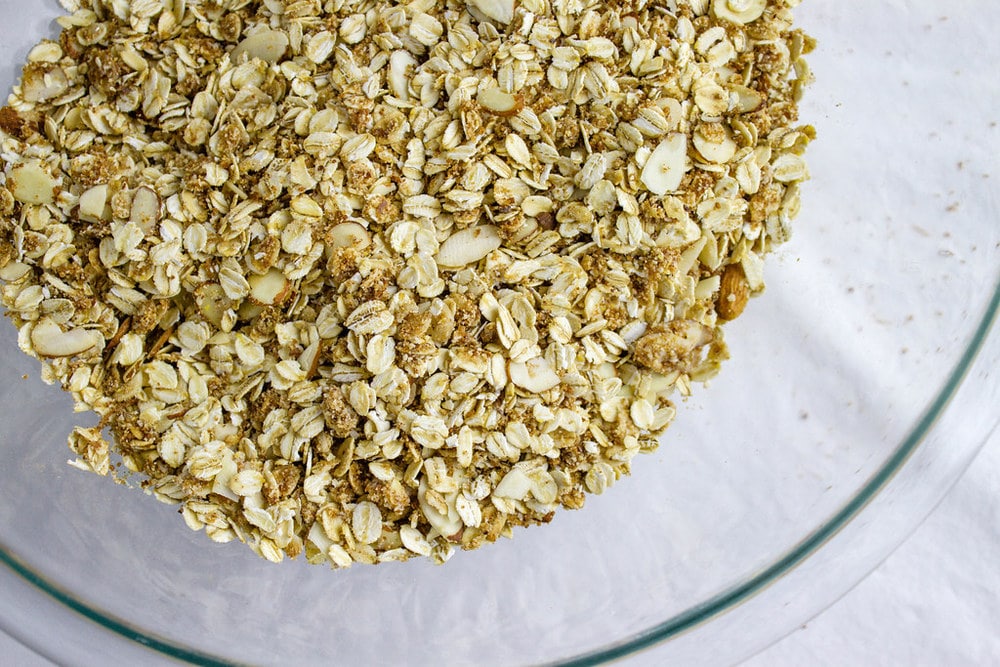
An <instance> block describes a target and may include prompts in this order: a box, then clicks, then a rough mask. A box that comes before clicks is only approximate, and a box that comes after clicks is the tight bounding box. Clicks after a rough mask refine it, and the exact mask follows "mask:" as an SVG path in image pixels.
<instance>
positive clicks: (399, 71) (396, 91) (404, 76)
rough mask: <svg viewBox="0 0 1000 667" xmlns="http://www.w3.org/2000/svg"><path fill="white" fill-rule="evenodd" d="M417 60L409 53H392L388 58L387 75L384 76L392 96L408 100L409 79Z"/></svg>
mask: <svg viewBox="0 0 1000 667" xmlns="http://www.w3.org/2000/svg"><path fill="white" fill-rule="evenodd" d="M416 66H417V59H416V58H414V57H413V56H412V55H411V54H410V52H409V51H402V50H400V51H393V52H392V55H391V56H389V73H388V75H387V76H386V78H387V80H388V82H389V89H390V90H392V94H393V95H395V96H396V97H398V98H399V99H401V100H404V101H406V100H408V99H410V78H411V77H412V76H413V68H414V67H416Z"/></svg>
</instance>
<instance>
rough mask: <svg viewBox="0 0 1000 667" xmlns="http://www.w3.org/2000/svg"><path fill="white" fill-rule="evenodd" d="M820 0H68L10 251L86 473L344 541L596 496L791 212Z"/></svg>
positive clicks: (40, 56)
mask: <svg viewBox="0 0 1000 667" xmlns="http://www.w3.org/2000/svg"><path fill="white" fill-rule="evenodd" d="M798 1H799V0H665V1H663V2H657V3H649V2H646V1H645V0H636V1H631V0H630V1H629V2H623V3H615V2H607V3H592V2H562V1H552V2H550V1H548V0H448V1H447V2H445V1H441V0H418V1H416V2H410V3H406V4H403V3H397V2H393V1H391V0H389V1H387V2H369V1H367V0H339V1H338V2H332V1H327V0H297V1H296V2H285V1H281V0H212V1H208V0H143V1H142V2H125V1H123V0H62V2H63V7H64V8H65V9H66V11H67V12H69V15H68V16H65V17H63V18H62V19H60V20H59V24H60V26H61V27H62V33H61V34H60V36H59V38H58V40H56V41H49V40H46V41H43V42H42V43H41V44H39V45H38V46H36V47H35V48H34V49H32V50H31V51H30V53H29V56H28V61H29V62H28V63H27V64H26V65H25V67H24V71H23V75H22V77H21V80H20V83H19V85H18V86H16V87H15V88H14V91H13V93H12V94H11V96H10V98H9V100H8V102H7V105H6V106H4V107H2V108H0V167H2V171H0V279H2V280H3V281H4V285H3V287H2V299H3V302H4V304H5V305H6V308H7V314H8V316H9V317H10V319H11V320H12V321H13V322H14V324H15V325H16V326H17V327H18V328H19V337H18V341H19V345H20V347H21V349H22V350H23V351H24V352H26V353H28V354H30V355H32V356H34V357H37V358H38V359H40V360H41V361H42V364H43V378H44V379H45V380H47V381H49V382H52V383H59V384H61V385H62V387H63V388H64V389H65V390H67V391H69V392H71V394H72V396H73V398H74V399H75V401H76V403H77V407H78V408H79V409H80V410H81V411H93V412H96V413H97V414H98V415H99V416H100V422H99V423H98V424H97V425H95V426H93V427H90V428H84V427H80V428H77V429H76V430H74V432H73V433H72V434H71V436H70V438H69V444H70V447H71V448H72V450H73V452H74V453H75V455H76V458H75V460H74V461H73V462H72V463H73V465H75V466H76V467H78V468H82V469H85V470H90V471H93V472H96V473H98V474H101V475H112V476H114V477H115V478H116V479H119V480H126V479H127V478H133V479H135V480H140V483H141V485H142V486H143V487H144V488H145V489H147V490H148V491H149V492H150V493H152V494H153V495H155V496H156V497H157V498H159V499H160V500H162V501H164V502H168V503H176V504H179V505H180V507H181V510H182V511H181V513H182V516H183V519H184V521H185V522H186V523H187V525H188V526H190V527H191V528H192V529H196V530H200V529H204V530H205V532H206V533H207V535H208V536H209V537H210V538H211V539H212V540H215V541H217V542H227V541H231V540H234V539H237V540H240V541H242V542H244V543H246V544H247V545H248V546H249V547H250V548H252V549H253V550H254V551H255V552H256V553H258V554H260V555H261V556H263V557H264V558H267V559H269V560H272V561H280V560H282V559H284V558H286V557H287V558H296V557H299V556H304V558H305V559H306V560H308V561H309V562H310V563H327V564H329V565H331V566H333V567H336V568H342V567H347V566H350V565H351V564H352V563H355V562H359V563H378V562H383V561H388V560H405V559H408V558H411V557H413V556H418V555H419V556H427V557H430V558H431V559H433V560H434V561H436V562H439V563H442V562H444V561H446V560H447V559H448V558H449V557H450V556H451V554H452V553H453V551H454V549H455V548H456V547H461V548H463V549H474V548H477V547H479V546H481V545H483V544H484V543H486V542H493V541H495V540H496V539H497V538H498V537H501V536H509V535H510V534H511V531H512V529H513V528H514V527H516V526H526V525H531V524H538V523H546V522H548V521H550V520H551V519H552V517H553V514H554V512H555V510H556V509H557V508H559V507H564V508H570V509H576V508H579V507H581V506H582V505H583V503H584V500H585V496H586V494H588V493H602V492H603V491H604V490H605V489H607V488H608V487H610V486H611V485H612V484H613V483H614V482H615V481H616V480H617V479H619V478H620V477H622V476H623V475H626V474H628V473H629V469H630V465H631V461H632V459H633V458H634V457H635V455H636V454H638V453H640V452H649V451H652V450H653V449H655V448H656V447H657V444H658V437H659V436H660V434H661V433H662V432H663V431H664V430H665V429H666V428H667V426H668V425H669V424H670V423H671V421H672V419H673V418H674V415H675V406H674V403H673V400H674V397H675V396H677V395H680V396H684V395H687V393H688V392H689V391H690V387H691V384H692V382H697V381H704V380H706V379H708V378H710V377H711V376H712V375H713V374H714V373H716V371H717V370H718V368H719V365H720V363H721V362H722V361H723V360H724V359H725V358H726V356H727V352H726V346H725V344H724V342H723V335H722V329H721V328H720V327H721V325H722V323H723V322H725V321H728V320H732V319H734V318H735V317H737V316H739V315H740V314H741V313H742V312H743V310H744V308H745V307H746V305H747V300H748V299H749V297H751V296H754V295H756V294H758V293H760V292H761V290H762V289H763V286H764V284H763V262H762V258H763V256H764V255H765V254H767V253H768V252H769V251H770V250H771V249H772V248H773V247H774V246H775V245H776V244H778V243H781V242H783V241H785V240H786V239H787V238H788V235H789V221H790V220H791V218H793V217H794V216H795V214H796V213H797V211H798V208H799V184H800V183H801V182H803V181H804V180H806V179H807V178H808V171H807V168H806V163H805V161H804V160H803V158H802V155H803V153H804V151H805V148H806V146H807V144H808V143H809V142H810V140H811V139H812V137H813V130H812V128H811V127H808V126H801V125H799V124H798V108H797V102H798V100H799V97H800V95H801V93H802V89H803V86H804V85H805V84H806V83H808V82H809V80H810V78H811V77H810V73H809V69H808V67H807V65H806V63H805V61H804V60H803V55H804V54H806V53H808V52H809V51H810V50H811V49H812V47H813V42H812V40H811V39H810V38H809V37H807V36H805V35H804V34H803V33H802V32H800V31H799V30H796V29H794V28H793V22H792V13H791V12H792V9H793V8H794V7H795V6H796V5H798ZM137 502H140V501H139V500H138V497H137Z"/></svg>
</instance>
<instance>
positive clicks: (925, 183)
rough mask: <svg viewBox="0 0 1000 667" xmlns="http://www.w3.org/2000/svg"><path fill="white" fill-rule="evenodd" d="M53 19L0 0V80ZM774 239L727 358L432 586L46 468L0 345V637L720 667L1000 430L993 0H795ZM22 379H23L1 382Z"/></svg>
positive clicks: (136, 650) (136, 654) (27, 402)
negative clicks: (327, 563) (785, 152)
mask: <svg viewBox="0 0 1000 667" xmlns="http://www.w3.org/2000/svg"><path fill="white" fill-rule="evenodd" d="M58 11H59V10H58V7H57V5H56V3H55V2H49V1H46V2H26V1H23V0H0V12H2V15H3V16H4V17H5V19H4V21H3V22H2V23H0V62H2V63H3V66H2V67H0V88H3V89H4V90H6V89H7V88H8V87H9V85H10V84H11V83H12V82H13V80H14V78H15V76H16V75H17V74H18V71H19V63H21V62H23V60H24V56H25V55H26V53H27V51H28V49H29V48H30V47H31V46H32V45H33V44H34V43H36V42H37V40H38V39H39V38H41V37H42V36H45V35H51V34H53V33H54V28H53V26H52V24H51V19H52V18H53V17H54V16H56V15H57V14H58ZM798 16H799V17H800V19H801V23H802V25H803V26H804V27H805V28H806V29H807V30H808V32H810V33H811V34H812V35H814V36H815V37H816V38H818V39H819V48H818V50H817V51H816V52H815V53H814V54H813V55H812V56H811V59H810V63H811V65H812V67H813V69H814V71H815V74H816V77H817V80H818V81H817V83H816V84H815V85H814V86H813V87H812V88H811V89H810V90H809V91H808V95H807V98H806V100H805V102H804V107H803V111H802V116H803V120H804V121H806V122H809V123H812V124H813V125H815V126H816V128H817V131H818V133H819V139H818V140H817V141H816V142H815V143H814V144H813V146H811V147H810V151H809V154H808V158H809V162H810V166H811V170H812V174H813V181H812V182H811V183H809V184H807V186H806V187H805V188H804V192H803V209H802V214H801V216H800V218H799V219H798V221H797V224H796V233H795V236H794V238H793V240H792V241H791V242H790V243H789V244H788V245H787V246H785V247H784V248H782V249H781V251H780V252H779V253H778V254H777V255H775V256H772V257H771V258H769V259H770V261H769V263H768V269H767V275H768V280H769V283H768V284H769V287H768V290H767V292H766V293H765V294H764V295H763V296H762V297H761V298H759V299H756V300H755V301H753V302H751V304H750V307H749V308H748V310H747V313H746V314H745V315H744V316H743V317H742V318H741V319H740V320H738V321H736V322H734V323H733V324H731V325H730V326H729V328H728V340H729V343H730V346H731V348H732V355H733V358H732V360H731V361H730V362H728V364H727V365H726V366H725V367H724V369H723V372H722V374H721V376H720V377H719V378H718V379H716V380H714V381H713V382H712V385H711V386H710V387H707V388H704V387H698V388H697V389H696V392H695V396H694V397H693V398H692V399H690V400H689V401H687V402H686V403H685V404H683V405H682V406H680V409H679V417H678V421H677V423H676V424H675V425H674V426H673V427H671V430H670V431H669V432H668V433H667V435H666V436H665V437H664V440H663V445H662V446H661V448H660V450H659V451H658V452H657V453H655V454H652V455H649V456H645V457H642V458H639V459H637V460H636V461H635V463H634V473H633V475H632V477H631V478H627V479H625V480H622V481H621V482H619V483H618V484H617V485H615V486H614V487H613V488H612V489H611V490H609V491H608V492H607V493H605V494H604V495H603V496H601V497H594V498H591V499H589V500H588V504H587V507H586V508H585V509H584V510H582V511H580V512H560V513H558V514H557V516H556V519H555V520H554V521H553V522H552V523H551V524H550V525H549V526H547V527H545V528H541V529H530V530H522V531H518V532H517V533H516V534H515V539H514V540H512V541H503V542H500V543H498V544H496V545H494V546H492V547H489V548H485V549H482V550H480V551H478V552H472V553H460V554H458V555H456V557H455V558H454V559H453V560H452V561H451V562H450V563H449V564H448V565H447V566H445V567H434V566H432V565H430V564H427V563H422V562H410V563H405V564H387V565H382V566H379V567H377V568H370V567H356V568H354V569H352V570H350V571H346V572H331V571H329V570H327V569H325V568H319V567H311V566H307V565H305V564H304V563H301V562H300V563H285V564H283V565H281V566H273V565H269V564H268V563H266V562H264V561H261V560H259V559H258V558H257V557H255V556H253V555H252V554H251V553H250V552H249V551H248V550H247V549H246V548H245V547H243V546H241V545H238V544H231V545H225V546H219V545H214V544H212V543H210V542H209V541H208V540H207V539H206V538H205V537H204V536H203V535H201V534H195V533H191V532H189V531H188V529H187V528H186V527H185V526H184V524H183V522H182V521H181V520H180V517H178V516H177V514H176V509H175V508H171V507H168V506H165V505H161V504H159V503H157V502H156V501H155V500H153V499H152V498H148V497H143V496H142V495H141V494H140V493H139V492H138V491H136V490H133V489H125V488H121V487H118V486H115V485H113V484H111V483H110V482H109V481H108V480H105V479H100V478H97V477H94V476H91V475H86V474H84V473H81V472H79V471H77V470H75V469H72V468H70V467H69V466H67V465H66V460H67V458H69V451H68V450H67V449H66V446H65V438H66V435H67V433H68V432H69V431H70V430H71V428H72V426H73V425H74V424H78V423H80V424H91V423H93V421H94V420H93V419H92V418H91V416H87V415H75V414H74V413H73V412H72V404H71V401H70V399H69V398H68V397H67V396H64V395H63V394H62V393H61V392H60V391H59V390H58V389H55V388H52V387H46V386H45V385H43V384H42V383H41V382H40V381H39V380H38V367H37V364H36V363H35V362H34V361H32V360H30V359H28V358H26V357H24V356H23V355H22V354H21V353H20V352H19V351H18V350H17V347H16V336H15V332H14V330H13V328H12V327H11V326H10V325H9V324H8V323H4V325H3V326H2V327H0V405H2V406H3V415H4V418H3V420H0V561H2V563H3V565H0V590H2V591H3V595H0V626H2V627H3V628H4V629H5V630H7V631H9V632H10V633H11V634H13V635H14V636H16V637H18V638H19V639H21V640H22V641H24V642H25V643H27V644H28V645H30V646H31V647H33V648H34V649H35V650H37V651H38V652H40V653H42V654H43V655H48V656H49V657H51V658H53V659H55V660H56V661H58V662H61V663H68V664H98V663H100V662H102V661H106V660H107V659H108V658H109V657H114V658H117V659H125V658H128V659H136V660H143V661H144V662H145V663H151V662H156V661H157V660H159V659H163V660H166V659H167V656H172V657H174V658H181V659H186V660H190V661H193V662H201V663H206V664H209V663H215V662H238V663H251V664H262V665H263V664H331V663H334V664H374V663H380V664H413V665H425V664H427V665H430V664H456V665H458V664H470V665H471V664H475V665H518V664H537V663H560V662H568V663H573V662H575V663H577V664H594V663H599V662H602V661H605V660H608V659H611V658H614V657H619V656H622V655H627V654H629V653H631V652H633V651H636V650H639V649H643V648H649V647H653V649H652V650H655V651H657V652H658V654H657V657H658V658H659V657H660V656H662V658H663V659H664V660H665V661H666V660H674V661H676V664H690V663H694V662H697V663H699V664H725V663H732V662H734V661H737V660H739V659H740V658H742V657H745V656H747V655H749V654H751V653H753V652H754V651H756V650H759V649H760V648H762V647H764V646H766V645H767V644H768V643H770V642H772V641H773V640H775V639H777V638H778V637H780V636H782V635H783V634H785V633H787V632H788V631H790V630H791V629H793V628H794V627H796V626H797V625H798V624H800V623H801V622H803V621H804V620H806V619H807V618H809V617H810V616H812V615H813V614H815V613H816V612H818V611H819V610H821V609H822V608H824V607H825V606H826V605H827V604H829V603H830V602H832V601H833V600H835V599H836V598H837V597H839V596H840V595H841V594H843V593H844V592H845V591H846V590H848V589H849V588H850V586H851V585H853V584H854V583H856V582H857V581H858V580H860V579H861V578H862V577H863V576H864V575H865V574H867V573H868V572H869V571H870V570H871V569H872V568H873V567H874V566H875V565H877V564H878V562H880V561H881V560H882V559H883V558H884V557H885V556H886V555H887V554H888V553H889V552H890V551H891V550H892V548H894V547H895V546H896V545H898V544H899V543H900V542H901V541H902V540H903V539H904V538H905V536H906V535H908V534H909V532H910V531H911V530H912V529H913V528H914V527H915V526H916V525H917V524H918V523H919V522H920V520H922V519H923V517H924V516H926V514H927V513H928V512H929V511H930V509H931V508H932V507H933V506H934V504H935V503H936V502H937V501H938V500H940V498H941V497H942V496H943V495H944V493H945V492H946V491H947V489H948V488H949V487H950V485H951V484H952V483H953V482H954V481H955V479H957V477H958V476H959V475H960V474H961V472H962V471H963V470H964V469H965V466H966V465H967V464H968V462H969V461H970V460H971V458H972V457H973V456H974V454H975V452H976V451H978V449H979V447H980V446H981V445H982V443H983V442H985V441H986V440H987V439H988V438H989V437H990V436H991V434H993V432H994V431H995V429H996V426H997V423H998V421H1000V408H998V406H1000V381H998V379H997V376H996V374H995V372H994V371H995V369H996V368H997V367H998V364H1000V336H998V333H997V332H996V331H995V330H993V331H992V332H991V323H992V320H993V319H994V317H995V315H996V311H997V307H998V299H1000V287H998V283H1000V223H998V216H997V213H998V210H997V209H998V198H997V192H996V187H995V185H994V183H995V181H996V180H997V179H1000V171H997V156H998V155H1000V130H998V128H997V126H996V122H995V121H996V120H997V117H998V116H1000V113H998V112H997V111H996V109H998V108H1000V104H998V102H1000V83H998V80H997V78H996V76H995V72H994V71H993V68H992V65H991V63H992V62H995V61H996V59H997V56H998V55H1000V46H998V45H997V43H996V40H994V39H993V35H992V32H993V26H996V25H1000V4H997V3H982V2H973V1H960V2H953V3H947V5H942V4H941V3H939V2H935V1H932V0H910V1H909V2H906V3H901V2H897V1H895V0H866V1H865V2H862V1H861V0H842V1H841V2H836V3H832V2H821V1H820V0H806V2H805V3H804V4H803V5H802V6H801V7H800V8H799V9H798ZM24 375H27V379H22V376H24Z"/></svg>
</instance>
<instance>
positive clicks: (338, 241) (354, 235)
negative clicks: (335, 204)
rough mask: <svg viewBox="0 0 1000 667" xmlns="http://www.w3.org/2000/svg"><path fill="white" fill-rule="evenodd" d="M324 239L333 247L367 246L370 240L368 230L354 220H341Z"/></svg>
mask: <svg viewBox="0 0 1000 667" xmlns="http://www.w3.org/2000/svg"><path fill="white" fill-rule="evenodd" d="M326 240H327V241H328V242H329V243H330V245H332V246H333V247H334V248H367V247H368V246H369V245H371V242H372V239H371V236H370V235H369V234H368V230H367V229H365V228H364V227H362V226H361V225H359V224H358V223H356V222H342V223H340V224H339V225H336V226H334V227H333V229H331V230H330V232H329V234H327V236H326Z"/></svg>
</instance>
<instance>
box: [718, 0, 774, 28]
mask: <svg viewBox="0 0 1000 667" xmlns="http://www.w3.org/2000/svg"><path fill="white" fill-rule="evenodd" d="M766 8H767V0H715V1H714V2H713V3H712V9H714V10H715V16H716V18H720V19H725V20H726V21H732V22H733V23H736V24H739V25H745V24H747V23H750V22H751V21H756V20H757V19H759V18H760V17H761V16H763V14H764V10H765V9H766Z"/></svg>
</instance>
